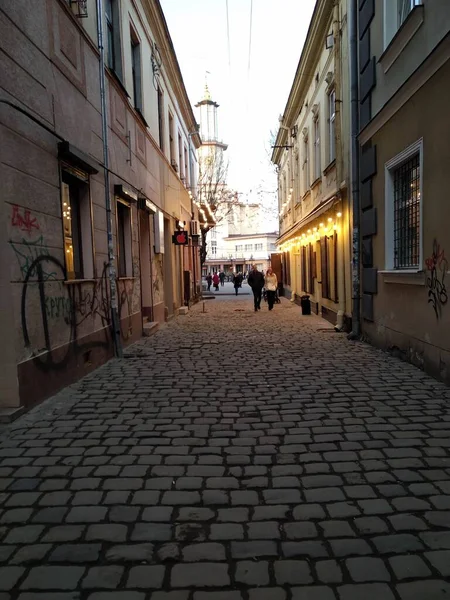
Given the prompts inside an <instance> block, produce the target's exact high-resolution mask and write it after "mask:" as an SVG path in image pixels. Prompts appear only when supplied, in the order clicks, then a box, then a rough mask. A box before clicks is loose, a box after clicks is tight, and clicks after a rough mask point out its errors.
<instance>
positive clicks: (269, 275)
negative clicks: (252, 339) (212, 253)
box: [206, 265, 278, 312]
mask: <svg viewBox="0 0 450 600" xmlns="http://www.w3.org/2000/svg"><path fill="white" fill-rule="evenodd" d="M225 277H226V275H225V273H224V272H223V271H220V273H214V274H213V275H211V273H208V275H207V276H206V283H207V285H208V292H209V291H210V290H211V285H213V286H214V289H215V290H216V291H219V284H220V285H221V286H223V285H224V283H225ZM243 279H244V275H243V274H242V273H234V274H233V286H234V291H235V294H236V296H237V295H238V293H239V288H240V287H242V281H243ZM247 283H248V284H249V286H250V287H251V288H252V292H253V300H254V306H255V312H256V311H258V310H261V300H262V296H263V289H265V295H266V298H267V304H268V306H269V310H272V309H273V306H274V304H275V302H276V301H277V290H278V279H277V276H276V275H275V273H274V272H273V271H272V269H271V268H270V267H269V268H268V269H267V271H266V274H265V275H264V274H263V273H261V271H258V269H257V267H256V265H253V267H252V270H251V271H250V273H249V274H248V277H247Z"/></svg>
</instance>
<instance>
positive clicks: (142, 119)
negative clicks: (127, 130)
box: [134, 106, 148, 129]
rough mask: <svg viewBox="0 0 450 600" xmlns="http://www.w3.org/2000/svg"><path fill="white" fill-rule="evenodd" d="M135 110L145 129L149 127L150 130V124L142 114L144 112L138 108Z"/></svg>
mask: <svg viewBox="0 0 450 600" xmlns="http://www.w3.org/2000/svg"><path fill="white" fill-rule="evenodd" d="M134 110H135V111H136V113H137V114H138V115H139V119H140V121H141V123H143V125H145V127H147V129H148V123H147V121H146V120H145V117H144V115H143V114H142V110H141V109H140V108H138V107H137V106H135V107H134Z"/></svg>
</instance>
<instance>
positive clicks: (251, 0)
mask: <svg viewBox="0 0 450 600" xmlns="http://www.w3.org/2000/svg"><path fill="white" fill-rule="evenodd" d="M252 21H253V0H250V31H249V40H248V70H247V79H248V81H249V82H250V62H251V55H252Z"/></svg>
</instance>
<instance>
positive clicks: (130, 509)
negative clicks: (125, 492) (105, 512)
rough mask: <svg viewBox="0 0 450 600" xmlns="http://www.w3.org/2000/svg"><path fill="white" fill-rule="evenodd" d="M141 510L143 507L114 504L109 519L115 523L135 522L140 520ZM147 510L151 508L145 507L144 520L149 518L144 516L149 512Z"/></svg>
mask: <svg viewBox="0 0 450 600" xmlns="http://www.w3.org/2000/svg"><path fill="white" fill-rule="evenodd" d="M157 508H158V507H155V510H156V509H157ZM140 510H141V509H140V507H138V506H112V507H111V508H110V510H109V520H110V521H111V522H113V523H134V522H135V521H137V520H138V515H139V512H140ZM146 510H150V509H144V513H143V516H142V518H143V520H144V521H145V520H147V519H145V518H144V514H148V513H146V512H145V511H146ZM170 510H172V509H170ZM152 520H157V519H152Z"/></svg>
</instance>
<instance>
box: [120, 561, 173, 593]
mask: <svg viewBox="0 0 450 600" xmlns="http://www.w3.org/2000/svg"><path fill="white" fill-rule="evenodd" d="M164 572H165V568H164V567H162V566H138V567H133V568H132V569H130V573H129V575H128V580H127V586H128V587H130V588H143V589H146V590H148V589H159V588H161V587H162V583H163V579H164Z"/></svg>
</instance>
